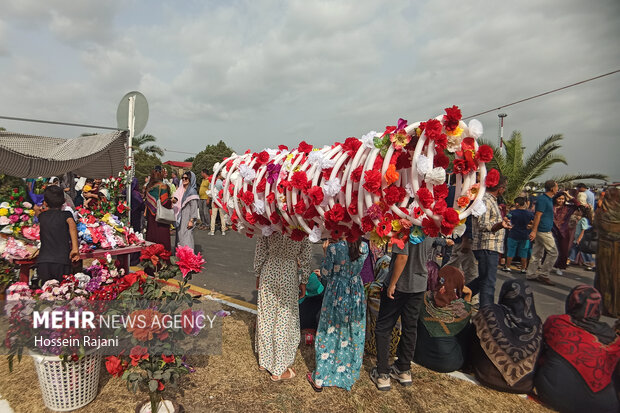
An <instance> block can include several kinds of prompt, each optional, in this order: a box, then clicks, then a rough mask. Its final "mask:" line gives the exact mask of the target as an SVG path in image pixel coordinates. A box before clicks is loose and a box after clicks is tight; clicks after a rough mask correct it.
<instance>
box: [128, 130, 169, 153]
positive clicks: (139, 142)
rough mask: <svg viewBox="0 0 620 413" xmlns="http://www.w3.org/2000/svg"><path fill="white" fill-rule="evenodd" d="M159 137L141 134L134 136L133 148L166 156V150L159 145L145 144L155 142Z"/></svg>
mask: <svg viewBox="0 0 620 413" xmlns="http://www.w3.org/2000/svg"><path fill="white" fill-rule="evenodd" d="M156 140H157V138H155V136H153V135H146V134H143V135H140V136H136V137H134V138H133V145H132V148H133V149H134V150H136V151H142V152H145V153H147V154H149V155H159V156H164V150H163V149H162V148H160V147H159V146H157V145H147V146H143V145H145V144H147V143H151V142H155V141H156Z"/></svg>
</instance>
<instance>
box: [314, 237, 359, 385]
mask: <svg viewBox="0 0 620 413" xmlns="http://www.w3.org/2000/svg"><path fill="white" fill-rule="evenodd" d="M360 252H361V255H360V256H359V258H358V259H356V260H355V261H353V262H351V261H350V260H349V249H348V246H347V243H346V241H340V242H337V243H335V244H331V245H330V246H329V247H328V248H327V251H326V255H325V258H324V259H323V264H322V265H321V277H322V279H323V280H324V281H326V282H327V286H326V288H325V293H324V296H323V306H322V308H321V320H320V321H319V328H318V330H317V336H316V343H315V346H314V348H315V352H316V370H315V371H314V376H313V379H314V382H315V383H316V385H317V386H324V387H331V386H335V387H341V388H343V389H346V390H351V387H352V386H353V384H354V383H355V381H356V380H357V379H358V378H359V376H360V368H361V366H362V358H363V356H364V341H365V330H366V299H365V296H364V285H363V284H362V278H361V276H360V272H361V270H362V267H363V265H364V261H365V260H366V257H367V256H368V245H367V244H366V243H361V244H360Z"/></svg>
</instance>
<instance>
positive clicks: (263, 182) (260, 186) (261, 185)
mask: <svg viewBox="0 0 620 413" xmlns="http://www.w3.org/2000/svg"><path fill="white" fill-rule="evenodd" d="M266 185H267V179H266V178H263V179H261V180H260V182H259V183H258V185H257V186H256V192H258V193H259V194H260V193H262V192H265V186H266Z"/></svg>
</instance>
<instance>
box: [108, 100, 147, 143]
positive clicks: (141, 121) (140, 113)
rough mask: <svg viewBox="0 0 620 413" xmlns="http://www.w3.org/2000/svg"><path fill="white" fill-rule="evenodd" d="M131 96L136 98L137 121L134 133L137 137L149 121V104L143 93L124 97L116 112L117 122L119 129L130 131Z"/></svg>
mask: <svg viewBox="0 0 620 413" xmlns="http://www.w3.org/2000/svg"><path fill="white" fill-rule="evenodd" d="M131 96H135V98H136V103H135V105H134V118H135V119H136V121H135V123H134V131H133V133H134V135H137V134H139V133H140V132H142V131H143V130H144V127H145V126H146V122H147V121H148V120H149V104H148V103H147V101H146V98H145V97H144V95H143V94H142V93H140V92H137V91H133V92H129V93H127V94H126V95H125V96H123V98H122V99H121V102H120V103H119V104H118V109H117V110H116V122H117V126H118V128H119V129H129V122H128V118H129V98H130V97H131Z"/></svg>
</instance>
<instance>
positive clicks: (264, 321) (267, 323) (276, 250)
mask: <svg viewBox="0 0 620 413" xmlns="http://www.w3.org/2000/svg"><path fill="white" fill-rule="evenodd" d="M311 257H312V244H310V241H309V240H308V238H304V239H303V241H294V240H292V239H290V238H289V237H287V236H286V235H283V234H281V233H280V232H274V233H273V234H271V235H269V236H262V237H260V238H259V239H258V241H257V242H256V252H255V256H254V272H255V273H256V288H257V289H258V302H257V307H258V308H257V316H256V352H257V353H258V363H259V370H260V371H265V370H266V371H268V372H269V373H271V380H273V381H280V380H287V379H292V378H293V377H295V371H294V370H293V369H292V368H291V367H290V366H291V365H292V364H293V362H294V361H295V356H296V354H297V348H298V347H299V334H300V330H299V304H298V300H299V299H300V298H302V297H303V296H305V294H306V284H307V283H308V276H309V274H310V259H311Z"/></svg>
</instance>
